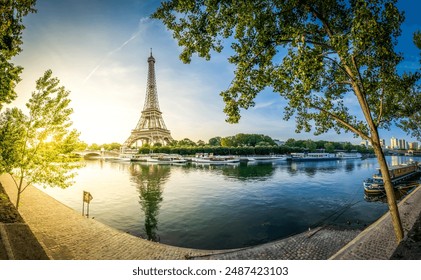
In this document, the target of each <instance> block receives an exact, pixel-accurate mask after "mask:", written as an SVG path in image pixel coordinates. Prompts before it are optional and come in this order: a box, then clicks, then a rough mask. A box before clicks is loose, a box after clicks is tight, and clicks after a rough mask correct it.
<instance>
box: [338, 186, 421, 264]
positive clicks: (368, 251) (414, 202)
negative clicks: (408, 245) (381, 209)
mask: <svg viewBox="0 0 421 280" xmlns="http://www.w3.org/2000/svg"><path fill="white" fill-rule="evenodd" d="M399 214H400V216H401V221H402V226H403V229H404V234H405V237H406V236H407V233H408V232H409V231H410V230H411V228H412V227H413V225H414V224H415V223H416V222H417V220H419V219H420V218H421V217H420V215H421V187H418V188H417V189H415V190H414V191H413V192H412V193H411V194H409V195H408V196H407V197H405V198H404V199H403V200H402V201H401V202H400V203H399ZM397 246H398V244H397V243H396V239H395V233H394V231H393V226H392V222H391V217H390V214H389V212H387V213H386V214H385V215H383V216H382V217H381V218H380V219H379V220H377V221H376V222H375V223H373V224H372V225H371V226H369V227H368V228H366V229H365V230H364V231H363V232H361V234H359V235H358V236H357V237H356V238H355V239H354V240H352V241H351V242H350V243H349V244H348V245H347V246H345V247H343V248H342V249H341V250H340V251H339V252H338V253H336V254H335V255H333V256H332V257H331V258H330V259H333V260H388V259H390V258H391V256H392V255H393V252H394V251H395V250H396V248H397Z"/></svg>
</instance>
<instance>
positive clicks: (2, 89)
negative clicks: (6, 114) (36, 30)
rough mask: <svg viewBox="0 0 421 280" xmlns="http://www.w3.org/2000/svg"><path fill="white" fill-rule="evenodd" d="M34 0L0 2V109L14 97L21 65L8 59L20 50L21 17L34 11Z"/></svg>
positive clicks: (22, 27) (22, 26) (6, 0)
mask: <svg viewBox="0 0 421 280" xmlns="http://www.w3.org/2000/svg"><path fill="white" fill-rule="evenodd" d="M35 2H36V1H35V0H4V1H3V0H2V1H1V2H0V109H1V108H2V104H3V103H10V102H11V101H12V100H13V99H15V98H16V92H15V87H16V84H17V83H18V82H19V81H20V77H19V75H20V73H21V72H22V67H20V66H16V65H14V64H13V63H11V62H10V59H11V58H12V57H14V56H15V55H17V54H18V53H19V52H21V51H22V49H21V45H22V31H23V29H24V28H25V27H24V25H23V24H22V20H23V17H24V16H26V15H27V14H28V13H33V12H35V9H34V6H35Z"/></svg>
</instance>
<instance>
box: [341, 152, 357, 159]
mask: <svg viewBox="0 0 421 280" xmlns="http://www.w3.org/2000/svg"><path fill="white" fill-rule="evenodd" d="M336 157H337V158H338V159H360V158H362V157H363V156H362V155H361V154H360V153H344V152H339V153H336Z"/></svg>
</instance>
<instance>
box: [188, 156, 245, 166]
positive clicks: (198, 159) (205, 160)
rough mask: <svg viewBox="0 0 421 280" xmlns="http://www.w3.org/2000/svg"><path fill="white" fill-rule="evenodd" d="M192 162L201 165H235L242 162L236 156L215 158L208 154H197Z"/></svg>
mask: <svg viewBox="0 0 421 280" xmlns="http://www.w3.org/2000/svg"><path fill="white" fill-rule="evenodd" d="M191 160H192V162H193V163H199V164H234V163H239V162H240V158H239V157H236V156H214V155H213V154H206V153H205V154H196V156H195V157H194V158H192V159H191Z"/></svg>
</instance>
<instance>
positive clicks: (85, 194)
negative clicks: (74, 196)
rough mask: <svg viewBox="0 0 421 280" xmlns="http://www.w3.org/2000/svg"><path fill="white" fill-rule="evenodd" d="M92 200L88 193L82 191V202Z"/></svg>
mask: <svg viewBox="0 0 421 280" xmlns="http://www.w3.org/2000/svg"><path fill="white" fill-rule="evenodd" d="M92 199H93V196H92V195H91V193H90V192H85V191H83V202H86V203H89V202H91V200H92Z"/></svg>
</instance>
